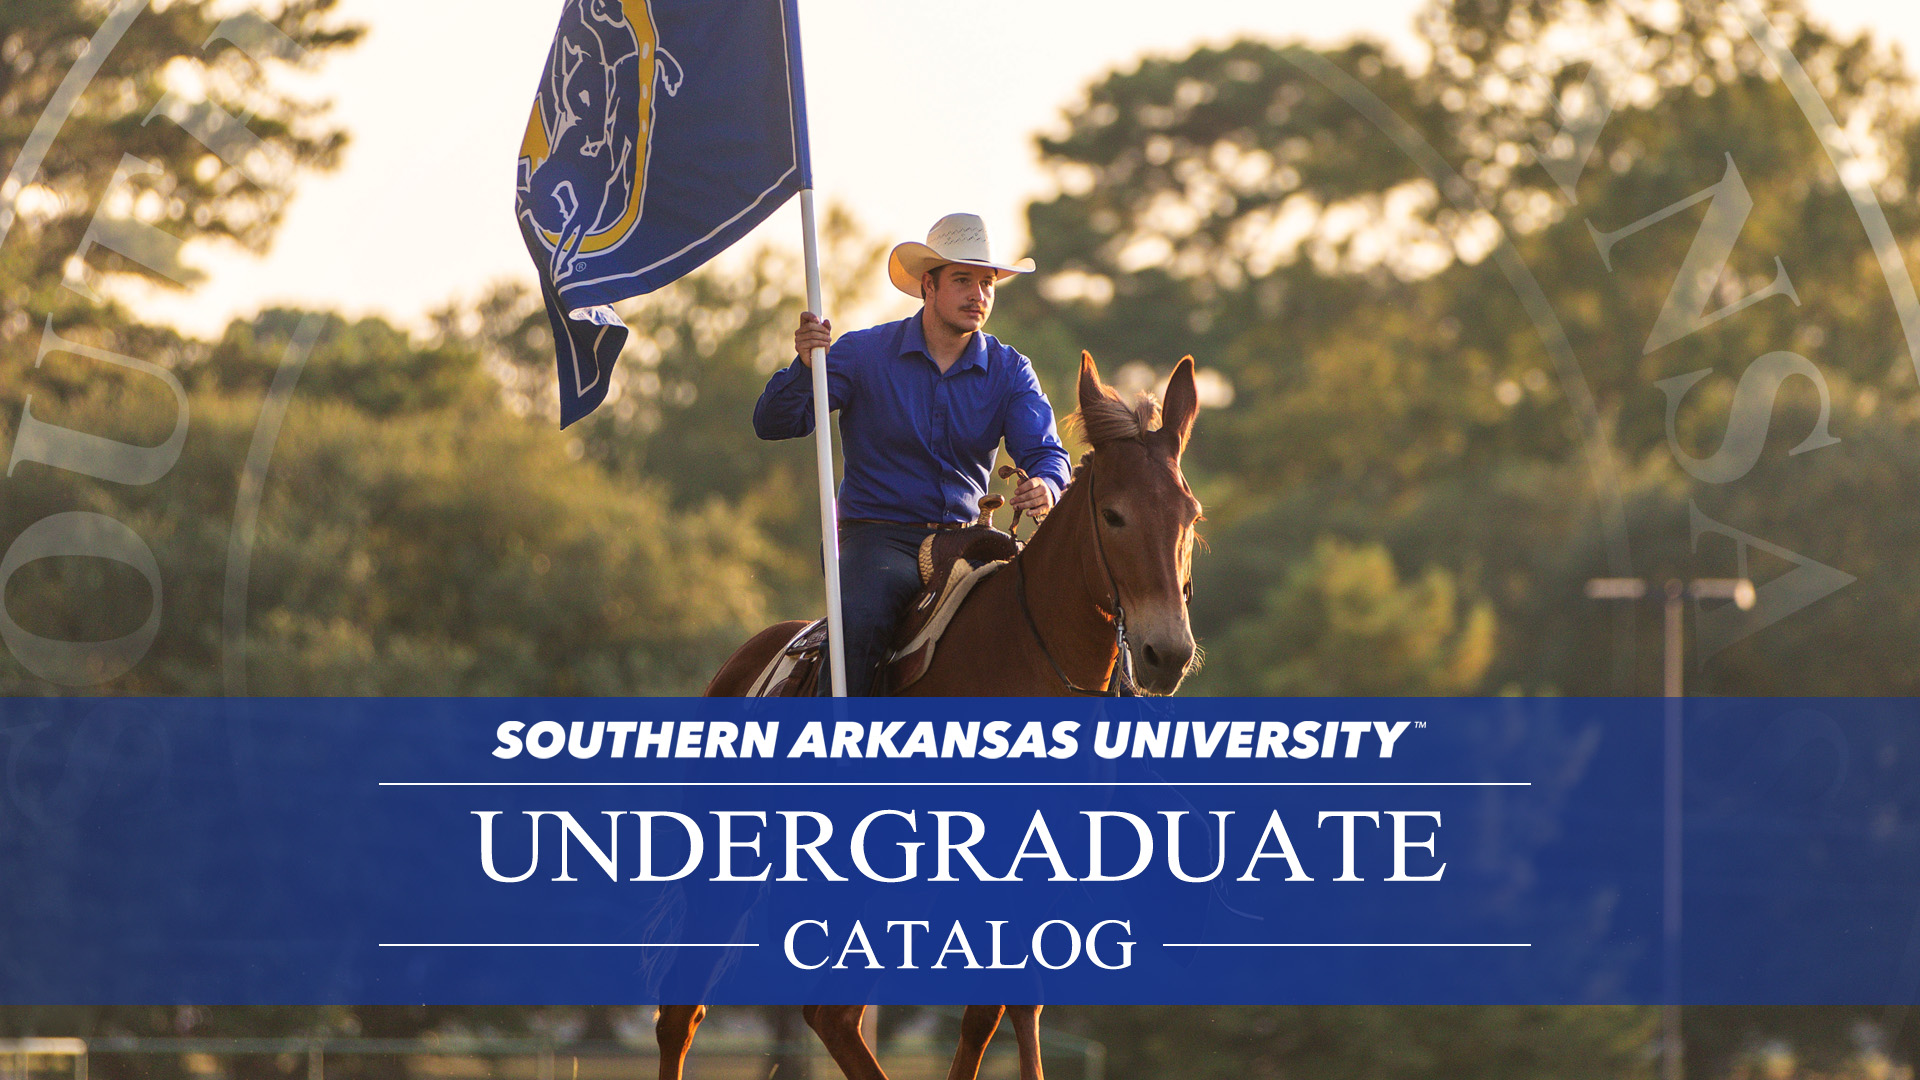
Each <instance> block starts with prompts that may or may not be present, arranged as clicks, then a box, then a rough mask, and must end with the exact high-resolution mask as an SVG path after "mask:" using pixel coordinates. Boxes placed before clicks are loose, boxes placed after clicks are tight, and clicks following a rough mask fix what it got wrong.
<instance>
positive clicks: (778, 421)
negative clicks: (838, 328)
mask: <svg viewBox="0 0 1920 1080" xmlns="http://www.w3.org/2000/svg"><path fill="white" fill-rule="evenodd" d="M845 340H846V339H845V338H842V339H841V341H845ZM851 360H852V355H851V353H850V352H849V351H848V350H846V349H842V348H841V347H840V342H839V341H836V342H834V344H833V347H832V348H830V349H828V350H827V405H828V408H831V409H838V408H840V407H842V406H843V405H845V404H846V403H847V396H848V393H849V391H850V390H851V388H852V385H853V384H852V380H851V378H850V377H849V376H848V374H847V365H848V364H849V363H850V362H851ZM753 432H754V434H756V435H758V436H760V437H761V438H763V439H797V438H799V437H801V436H802V435H811V434H813V369H812V368H810V367H808V366H807V365H805V364H803V363H801V362H800V358H799V357H798V356H796V357H794V358H793V363H791V364H788V365H787V366H786V367H783V368H781V369H780V370H779V371H776V372H774V373H773V378H771V379H768V380H767V388H766V389H765V390H762V391H761V392H760V400H759V401H758V402H756V403H755V404H754V406H753Z"/></svg>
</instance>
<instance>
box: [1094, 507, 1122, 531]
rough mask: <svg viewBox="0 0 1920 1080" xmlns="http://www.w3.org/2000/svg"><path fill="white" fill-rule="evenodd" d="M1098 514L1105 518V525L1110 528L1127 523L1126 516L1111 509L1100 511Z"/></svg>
mask: <svg viewBox="0 0 1920 1080" xmlns="http://www.w3.org/2000/svg"><path fill="white" fill-rule="evenodd" d="M1100 516H1101V517H1102V518H1105V519H1106V522H1107V525H1108V526H1109V527H1111V528H1115V529H1117V528H1119V527H1121V526H1122V525H1125V524H1126V523H1127V519H1126V518H1123V517H1121V516H1120V515H1119V514H1116V513H1114V512H1113V511H1111V510H1102V511H1100Z"/></svg>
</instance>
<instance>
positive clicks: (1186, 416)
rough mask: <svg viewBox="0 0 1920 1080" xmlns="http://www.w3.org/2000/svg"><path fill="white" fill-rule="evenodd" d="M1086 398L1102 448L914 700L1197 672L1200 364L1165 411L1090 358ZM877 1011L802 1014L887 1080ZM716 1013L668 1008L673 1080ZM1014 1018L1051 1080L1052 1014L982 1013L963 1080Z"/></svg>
mask: <svg viewBox="0 0 1920 1080" xmlns="http://www.w3.org/2000/svg"><path fill="white" fill-rule="evenodd" d="M1079 398H1080V410H1079V412H1078V414H1077V416H1078V419H1079V422H1080V424H1081V427H1082V430H1083V431H1084V433H1085V435H1086V438H1087V441H1088V442H1089V443H1091V444H1092V446H1093V449H1092V450H1090V451H1088V453H1087V454H1086V456H1084V457H1083V458H1081V460H1080V465H1079V468H1077V469H1076V470H1075V471H1074V476H1073V482H1072V483H1071V484H1069V485H1068V486H1067V489H1066V491H1065V492H1063V493H1062V494H1061V497H1060V501H1059V504H1058V505H1057V506H1055V507H1054V508H1053V511H1052V512H1051V513H1049V514H1048V515H1047V517H1046V519H1045V520H1044V521H1043V522H1042V523H1041V524H1040V527H1039V528H1038V529H1037V530H1036V531H1035V532H1034V534H1033V537H1032V538H1031V539H1030V540H1028V541H1027V543H1026V546H1025V547H1024V548H1023V549H1022V550H1021V551H1020V553H1019V555H1017V556H1015V557H1014V559H1013V560H1012V563H1011V565H1009V566H1008V567H1006V568H1005V569H1002V570H1001V571H999V572H998V573H996V574H994V575H992V576H991V577H989V578H987V579H986V580H985V581H984V582H982V583H981V584H980V585H979V586H978V587H976V588H975V589H974V590H973V591H972V592H971V593H970V594H968V596H967V598H966V601H965V603H964V604H963V605H962V606H961V608H960V610H959V611H958V612H957V613H956V614H955V615H954V617H953V621H952V622H951V623H950V624H949V625H948V627H947V630H946V632H945V634H944V635H943V636H942V637H941V639H940V644H939V648H938V649H937V650H936V651H935V653H934V657H933V661H932V663H931V665H930V666H929V667H928V668H927V671H926V674H925V675H923V676H921V678H920V679H919V680H918V681H916V682H915V683H914V684H913V685H911V686H909V687H907V689H906V691H905V693H906V694H907V695H909V696H981V695H1005V696H1032V697H1041V696H1065V695H1071V694H1103V693H1109V692H1122V691H1124V690H1126V689H1132V690H1135V691H1137V692H1141V693H1147V694H1171V693H1173V692H1174V691H1175V690H1176V689H1178V687H1179V685H1180V682H1181V680H1182V679H1184V678H1185V677H1186V675H1187V673H1188V672H1189V671H1190V670H1192V668H1193V667H1194V666H1195V663H1196V660H1197V658H1198V656H1199V650H1198V648H1197V647H1196V646H1195V644H1194V640H1193V631H1192V628H1191V626H1190V624H1189V623H1188V621H1187V600H1188V598H1189V597H1190V596H1191V595H1192V570H1193V545H1194V537H1195V533H1194V527H1195V523H1196V522H1197V521H1198V520H1199V518H1200V502H1199V500H1198V499H1195V498H1194V497H1193V492H1192V490H1191V489H1189V488H1188V487H1187V482H1186V478H1185V477H1184V476H1183V475H1182V474H1181V472H1180V456H1181V454H1182V453H1184V452H1185V450H1186V447H1187V440H1188V438H1189V437H1190V436H1191V435H1192V433H1193V422H1194V417H1195V415H1196V414H1197V413H1198V412H1199V407H1200V405H1199V396H1198V394H1197V393H1196V391H1195V389H1194V382H1193V358H1192V357H1187V358H1185V359H1183V360H1181V361H1180V364H1179V366H1178V367H1176V368H1175V369H1174V372H1173V376H1172V378H1171V379H1170V380H1169V382H1168V384H1167V397H1166V402H1165V404H1164V405H1159V404H1156V403H1155V402H1154V401H1153V399H1152V398H1151V397H1150V396H1148V395H1145V394H1143V395H1140V397H1139V398H1138V399H1137V400H1136V401H1135V402H1134V403H1133V404H1131V405H1129V404H1127V403H1125V402H1123V401H1122V400H1121V398H1120V395H1119V394H1118V393H1117V392H1115V391H1114V390H1113V388H1112V387H1109V386H1107V385H1106V384H1105V383H1103V382H1102V381H1101V380H1100V372H1099V369H1098V368H1097V367H1096V366H1095V365H1094V362H1093V357H1092V356H1090V355H1088V354H1087V353H1084V352H1083V353H1081V354H1080V383H1079ZM805 625H806V624H805V623H804V622H800V621H790V622H784V623H778V624H776V625H774V626H770V627H768V628H767V629H765V630H763V631H761V632H760V633H758V634H756V635H754V637H753V638H752V639H750V640H749V641H748V642H747V643H746V644H745V645H742V646H741V647H740V648H739V650H738V651H736V652H735V653H734V654H733V656H731V657H730V658H728V660H727V662H726V663H725V664H724V665H722V666H721V668H720V671H719V673H718V674H716V675H715V676H714V677H713V681H712V682H711V683H709V684H708V686H707V694H708V696H713V697H728V696H736V695H740V694H744V693H746V692H747V690H748V688H749V687H751V686H752V685H753V683H754V681H755V679H756V678H757V677H758V675H759V674H760V672H761V671H763V670H764V669H765V668H766V666H767V664H768V663H770V662H771V661H772V660H773V659H774V657H775V656H776V655H777V654H778V653H779V651H780V650H781V649H783V648H785V646H786V644H787V642H789V641H791V640H792V639H793V636H794V635H795V634H796V633H798V632H799V631H800V629H801V628H802V627H803V626H805ZM865 1012H866V1007H865V1006H863V1005H809V1006H807V1007H806V1008H805V1009H804V1010H803V1015H804V1016H805V1018H806V1021H807V1025H808V1026H809V1027H811V1028H812V1029H813V1030H814V1032H815V1033H816V1034H818V1035H819V1036H820V1040H821V1042H823V1043H825V1044H826V1047H827V1052H828V1053H829V1054H831V1055H832V1057H833V1060H834V1063H835V1064H836V1065H838V1066H839V1067H840V1071H841V1072H842V1073H844V1074H845V1075H846V1076H847V1078H848V1080H886V1073H884V1072H882V1071H881V1069H880V1063H879V1061H878V1060H877V1059H875V1057H874V1056H873V1051H872V1049H871V1048H870V1047H868V1046H867V1044H866V1040H865V1039H864V1038H863V1037H862V1036H861V1033H860V1021H861V1018H862V1017H863V1015H864V1014H865ZM705 1015H706V1009H705V1007H704V1006H698V1005H663V1006H661V1009H660V1018H659V1022H658V1024H657V1025H656V1031H655V1034H656V1036H657V1037H658V1039H659V1043H660V1080H681V1069H682V1067H683V1065H684V1063H685V1061H686V1054H687V1050H688V1048H689V1047H690V1046H691V1045H692V1042H693V1035H694V1032H695V1030H696V1029H697V1028H698V1027H699V1025H700V1021H701V1019H702V1018H704V1016H705ZM1003 1015H1005V1016H1006V1017H1007V1018H1008V1019H1009V1020H1010V1021H1011V1022H1012V1025H1013V1029H1014V1037H1015V1039H1016V1040H1017V1041H1018V1044H1019V1050H1020V1076H1021V1080H1041V1065H1040V1041H1039V1018H1040V1006H1038V1005H1014V1006H999V1005H973V1006H969V1007H968V1008H967V1010H966V1014H965V1016H964V1017H963V1018H962V1020H961V1023H960V1044H959V1047H958V1048H957V1049H956V1050H955V1051H954V1056H953V1064H952V1066H951V1067H950V1068H949V1070H948V1072H947V1078H948V1080H975V1078H976V1077H977V1076H978V1075H979V1072H980V1064H981V1061H982V1060H983V1058H984V1057H985V1054H986V1049H987V1044H988V1042H989V1041H990V1040H991V1039H992V1038H993V1034H994V1032H995V1031H996V1030H997V1029H998V1027H999V1024H1000V1020H1001V1018H1002V1016H1003Z"/></svg>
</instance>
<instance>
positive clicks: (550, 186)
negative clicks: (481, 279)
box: [514, 0, 813, 427]
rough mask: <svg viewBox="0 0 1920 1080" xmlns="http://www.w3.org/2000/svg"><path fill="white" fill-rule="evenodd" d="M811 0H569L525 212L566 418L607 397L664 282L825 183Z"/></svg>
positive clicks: (532, 120)
mask: <svg viewBox="0 0 1920 1080" xmlns="http://www.w3.org/2000/svg"><path fill="white" fill-rule="evenodd" d="M804 100H805V99H804V96H803V94H802V83H801V74H800V39H799V24H798V21H797V18H796V10H795V0H564V4H563V7H562V9H561V13H560V26H559V29H558V30H557V31H556V32H555V34H554V37H553V48H552V49H551V50H550V51H549V52H548V54H547V64H546V68H545V70H544V71H543V72H542V73H541V77H540V89H539V92H538V94H537V95H536V96H535V98H534V103H533V112H532V115H531V116H529V117H528V119H527V131H526V137H525V138H524V139H523V140H522V142H521V145H520V160H519V171H518V179H517V185H516V186H517V190H516V193H515V199H514V209H515V212H516V214H517V216H518V218H519V224H520V235H521V238H522V239H523V240H524V241H525V242H526V245H527V252H528V253H529V254H530V255H532V256H533V261H534V265H535V266H536V268H537V270H538V272H539V276H540V292H541V294H542V296H543V297H544V298H545V300H546V305H547V318H548V320H549V322H551V324H552V326H553V343H554V353H555V362H556V364H557V365H558V368H559V374H560V426H561V427H566V426H567V425H569V424H571V423H573V422H574V421H575V420H578V419H580V418H581V417H583V416H585V415H587V414H588V413H590V412H592V411H593V410H594V408H595V407H597V406H598V405H599V404H600V402H601V401H602V400H604V399H605V398H606V396H607V387H608V384H609V382H610V380H611V379H612V376H613V366H614V361H615V360H616V359H618V358H619V355H620V350H621V348H622V347H623V346H624V345H625V344H626V341H627V328H626V326H625V325H623V324H622V323H621V321H620V317H619V316H618V315H616V314H614V311H613V309H612V308H611V307H609V306H608V305H610V304H612V303H614V302H615V301H618V300H624V299H627V298H628V297H632V296H639V295H641V294H643V293H649V292H652V291H653V290H655V289H658V288H660V287H661V286H663V285H666V284H668V283H670V282H672V281H674V280H676V279H678V278H679V277H681V276H682V275H684V274H686V273H688V272H690V271H692V270H694V269H695V268H697V267H699V266H700V265H701V264H702V263H704V262H706V261H707V260H708V259H711V258H712V257H714V256H715V255H717V254H719V253H720V252H721V251H723V250H725V249H726V247H727V246H728V245H729V244H732V243H733V242H734V241H735V240H738V239H740V237H742V236H744V235H746V234H747V232H748V231H749V230H751V229H752V228H753V227H754V226H755V225H758V224H759V223H760V222H761V221H763V220H764V219H765V218H766V217H767V215H768V214H771V213H773V211H774V210H776V209H777V208H779V206H780V204H781V203H783V202H785V201H786V200H787V198H788V197H789V196H791V195H793V194H794V193H796V192H798V191H800V190H801V189H803V188H807V187H811V186H812V182H813V181H812V168H811V166H810V164H809V161H808V155H807V131H806V106H805V104H804Z"/></svg>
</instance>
